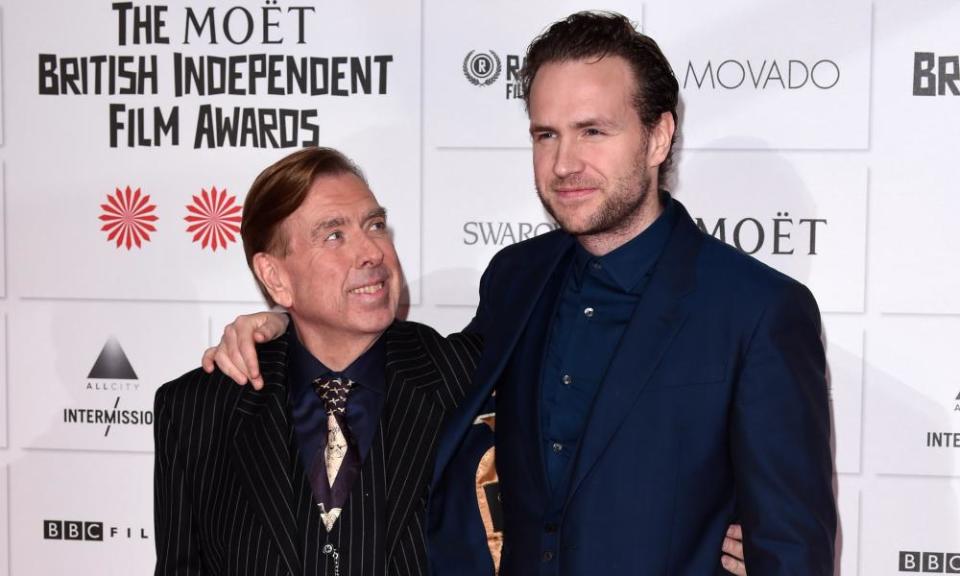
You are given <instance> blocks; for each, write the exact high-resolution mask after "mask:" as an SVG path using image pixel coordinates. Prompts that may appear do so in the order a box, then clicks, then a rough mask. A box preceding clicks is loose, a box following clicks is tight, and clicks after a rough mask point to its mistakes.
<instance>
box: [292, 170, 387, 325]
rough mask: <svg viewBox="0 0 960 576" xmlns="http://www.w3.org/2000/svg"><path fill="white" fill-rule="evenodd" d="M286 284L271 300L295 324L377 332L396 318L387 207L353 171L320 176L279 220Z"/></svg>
mask: <svg viewBox="0 0 960 576" xmlns="http://www.w3.org/2000/svg"><path fill="white" fill-rule="evenodd" d="M282 232H283V234H284V236H285V238H286V245H287V251H286V254H285V255H283V256H282V257H279V258H278V262H279V266H280V267H281V269H282V273H283V276H284V278H285V283H286V285H287V287H286V289H285V294H284V295H282V296H281V299H278V300H277V302H278V303H279V304H281V305H282V306H285V307H286V308H288V309H289V310H290V313H291V315H292V316H293V318H294V320H295V322H296V324H297V328H298V330H302V329H304V328H307V329H309V330H311V331H312V332H314V333H319V334H323V336H324V338H330V339H341V341H344V339H347V340H349V339H356V338H365V337H369V336H376V335H379V334H380V333H381V332H383V331H384V330H385V329H386V328H387V327H388V326H389V325H390V324H391V323H392V322H393V320H394V318H395V316H396V312H397V304H398V302H399V299H400V287H401V283H402V280H401V272H400V263H399V261H398V259H397V253H396V250H395V249H394V247H393V241H392V239H391V238H390V234H389V233H388V231H387V221H386V214H385V212H384V210H383V208H382V207H381V206H380V205H379V204H378V203H377V199H376V198H374V196H373V193H372V192H370V189H369V188H368V187H367V185H366V184H364V183H363V181H362V180H360V179H359V178H357V177H356V176H354V175H353V174H338V175H334V176H323V177H320V178H318V179H317V180H316V181H315V182H314V183H313V186H312V187H311V188H310V191H309V193H308V195H307V198H306V200H305V201H304V202H303V204H302V205H300V207H299V208H298V209H297V210H296V211H295V212H294V213H293V214H291V215H290V216H289V217H288V218H287V219H286V220H285V221H284V222H283V225H282Z"/></svg>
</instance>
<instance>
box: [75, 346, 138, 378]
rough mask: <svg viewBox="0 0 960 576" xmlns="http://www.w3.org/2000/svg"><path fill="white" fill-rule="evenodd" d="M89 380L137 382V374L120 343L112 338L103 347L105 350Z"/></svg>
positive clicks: (98, 357)
mask: <svg viewBox="0 0 960 576" xmlns="http://www.w3.org/2000/svg"><path fill="white" fill-rule="evenodd" d="M87 378H89V379H91V380H94V379H97V380H99V379H108V380H136V379H137V373H136V372H134V371H133V366H131V365H130V361H129V360H127V355H126V354H124V353H123V348H121V347H120V342H118V341H117V339H116V338H113V337H112V336H111V337H110V339H109V340H107V343H106V344H104V345H103V350H101V351H100V355H99V356H97V361H96V362H94V364H93V368H91V369H90V374H88V375H87Z"/></svg>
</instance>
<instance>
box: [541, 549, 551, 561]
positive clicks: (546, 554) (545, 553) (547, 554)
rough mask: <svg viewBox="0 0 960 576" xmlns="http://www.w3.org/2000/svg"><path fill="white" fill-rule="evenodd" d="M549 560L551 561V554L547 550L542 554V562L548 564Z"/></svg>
mask: <svg viewBox="0 0 960 576" xmlns="http://www.w3.org/2000/svg"><path fill="white" fill-rule="evenodd" d="M551 560H553V552H551V551H549V550H547V551H546V552H544V553H543V561H544V562H549V561H551Z"/></svg>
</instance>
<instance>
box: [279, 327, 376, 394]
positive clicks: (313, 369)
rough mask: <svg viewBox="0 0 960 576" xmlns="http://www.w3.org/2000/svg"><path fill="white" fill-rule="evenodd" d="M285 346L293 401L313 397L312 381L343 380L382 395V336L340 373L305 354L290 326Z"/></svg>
mask: <svg viewBox="0 0 960 576" xmlns="http://www.w3.org/2000/svg"><path fill="white" fill-rule="evenodd" d="M287 339H288V342H289V348H288V349H289V359H290V360H289V363H290V364H289V383H290V394H291V399H293V400H294V401H296V400H298V399H300V398H302V397H303V395H304V394H306V393H308V392H309V393H311V394H312V393H313V381H314V380H316V379H317V378H326V377H330V378H335V377H338V376H343V377H346V378H349V379H350V380H353V381H354V382H356V384H357V386H360V387H362V388H365V389H368V390H371V391H373V392H377V393H380V394H382V393H383V389H384V387H385V384H386V378H385V375H384V366H385V365H386V358H387V351H386V345H385V344H384V338H383V335H382V334H381V335H380V338H378V339H377V341H376V342H374V343H373V346H371V347H370V348H368V349H367V350H366V351H365V352H364V353H363V354H361V355H360V356H359V357H357V359H356V360H354V361H353V362H352V363H351V364H350V365H349V366H347V367H346V368H344V369H343V370H342V371H340V372H336V371H334V370H331V369H330V368H328V367H327V366H325V365H324V364H323V362H321V361H320V360H318V359H317V357H316V356H314V355H313V354H311V353H310V351H309V350H307V348H306V346H304V345H303V343H301V342H300V338H298V337H297V331H296V330H295V329H294V327H293V322H290V326H289V327H288V328H287Z"/></svg>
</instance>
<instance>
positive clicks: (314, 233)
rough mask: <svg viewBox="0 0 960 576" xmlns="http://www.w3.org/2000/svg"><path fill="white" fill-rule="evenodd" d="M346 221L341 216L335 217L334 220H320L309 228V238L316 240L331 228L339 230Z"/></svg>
mask: <svg viewBox="0 0 960 576" xmlns="http://www.w3.org/2000/svg"><path fill="white" fill-rule="evenodd" d="M346 223H347V219H346V218H344V217H343V216H336V217H334V218H328V219H326V220H320V221H319V222H317V223H315V224H314V225H313V226H311V227H310V237H311V238H317V237H319V236H322V235H323V234H324V233H325V232H327V231H328V230H331V229H333V228H340V227H341V226H344V225H346Z"/></svg>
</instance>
